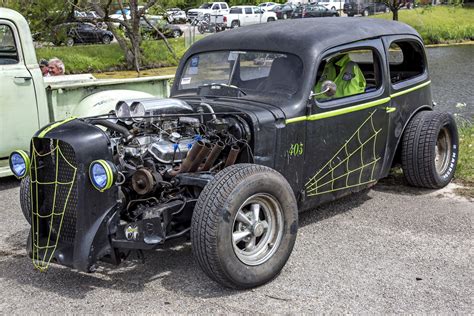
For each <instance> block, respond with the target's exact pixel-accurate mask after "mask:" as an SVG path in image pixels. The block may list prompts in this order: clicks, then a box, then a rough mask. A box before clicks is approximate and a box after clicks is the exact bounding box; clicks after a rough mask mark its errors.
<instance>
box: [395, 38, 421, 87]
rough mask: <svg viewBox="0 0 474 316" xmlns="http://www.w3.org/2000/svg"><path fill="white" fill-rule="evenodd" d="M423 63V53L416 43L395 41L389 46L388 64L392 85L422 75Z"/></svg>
mask: <svg viewBox="0 0 474 316" xmlns="http://www.w3.org/2000/svg"><path fill="white" fill-rule="evenodd" d="M425 63H426V62H425V53H424V51H423V47H421V45H420V44H419V43H418V42H415V41H396V42H393V43H392V44H391V45H390V48H389V51H388V64H389V68H390V81H391V82H392V84H396V83H398V82H402V81H405V80H410V79H412V78H415V77H418V76H420V75H422V74H423V73H424V72H425V68H426V64H425Z"/></svg>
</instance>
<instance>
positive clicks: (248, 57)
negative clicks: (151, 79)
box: [178, 51, 303, 101]
mask: <svg viewBox="0 0 474 316" xmlns="http://www.w3.org/2000/svg"><path fill="white" fill-rule="evenodd" d="M302 70H303V64H302V62H301V60H300V59H299V58H298V57H297V56H295V55H291V54H286V53H275V52H256V51H217V52H206V53H201V54H197V55H193V56H192V57H190V58H189V59H188V60H187V61H186V64H185V66H184V70H183V72H182V75H181V79H179V85H178V90H187V91H190V90H193V89H197V88H198V87H200V86H203V85H210V84H224V85H231V86H234V87H237V88H239V89H240V90H241V91H243V92H244V93H245V97H246V98H250V99H260V100H261V101H263V99H268V98H269V97H273V98H275V95H280V96H281V95H285V96H287V97H290V98H291V97H292V96H293V95H295V94H296V93H297V92H298V88H299V87H300V84H301V73H302Z"/></svg>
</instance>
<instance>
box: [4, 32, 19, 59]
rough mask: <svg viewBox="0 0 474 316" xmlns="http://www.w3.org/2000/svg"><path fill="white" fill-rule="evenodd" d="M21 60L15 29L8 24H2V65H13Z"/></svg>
mask: <svg viewBox="0 0 474 316" xmlns="http://www.w3.org/2000/svg"><path fill="white" fill-rule="evenodd" d="M18 62H19V58H18V50H17V47H16V44H15V37H14V36H13V30H12V29H11V28H10V27H9V26H8V25H3V24H0V65H11V64H16V63H18Z"/></svg>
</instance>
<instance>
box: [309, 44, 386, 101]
mask: <svg viewBox="0 0 474 316" xmlns="http://www.w3.org/2000/svg"><path fill="white" fill-rule="evenodd" d="M380 69H381V68H380V59H379V57H378V54H377V53H376V52H375V50H373V49H366V48H363V49H357V50H350V51H345V52H340V53H337V54H331V55H329V56H326V57H325V58H323V60H322V62H321V64H320V65H319V68H318V73H317V77H316V86H315V87H314V89H313V91H314V93H320V92H321V90H322V86H323V83H324V82H325V81H327V80H329V81H332V82H334V83H335V85H336V92H335V94H334V95H333V96H327V95H326V94H322V95H319V96H317V97H316V99H317V100H318V101H319V102H324V101H328V100H334V99H339V98H345V97H349V96H353V95H357V94H364V93H369V92H373V91H376V90H377V89H379V88H380V87H381V85H382V78H381V73H380Z"/></svg>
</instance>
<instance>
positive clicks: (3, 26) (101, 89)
mask: <svg viewBox="0 0 474 316" xmlns="http://www.w3.org/2000/svg"><path fill="white" fill-rule="evenodd" d="M66 67H67V65H66ZM171 78H172V76H158V77H146V78H134V79H107V80H98V79H95V78H94V77H93V76H92V75H78V76H60V77H51V79H50V78H45V79H43V77H42V74H41V71H40V68H39V65H38V61H37V59H36V54H35V49H34V47H33V40H32V37H31V33H30V29H29V27H28V23H27V21H26V20H25V18H24V17H23V16H22V15H20V14H19V13H18V12H15V11H13V10H9V9H5V8H0V100H1V101H0V177H4V176H8V175H10V174H11V172H10V168H9V166H8V156H9V154H10V153H11V152H12V151H13V150H15V149H24V150H27V149H28V148H29V142H30V140H31V136H32V135H33V133H34V132H35V131H37V130H38V129H39V128H40V127H41V126H44V125H46V124H48V123H50V122H53V121H58V120H61V119H64V118H67V117H70V116H77V117H83V116H91V115H97V114H104V113H107V112H109V111H110V110H112V109H114V107H115V105H116V103H117V101H119V100H123V99H131V98H147V97H166V96H168V94H169V79H171Z"/></svg>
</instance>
